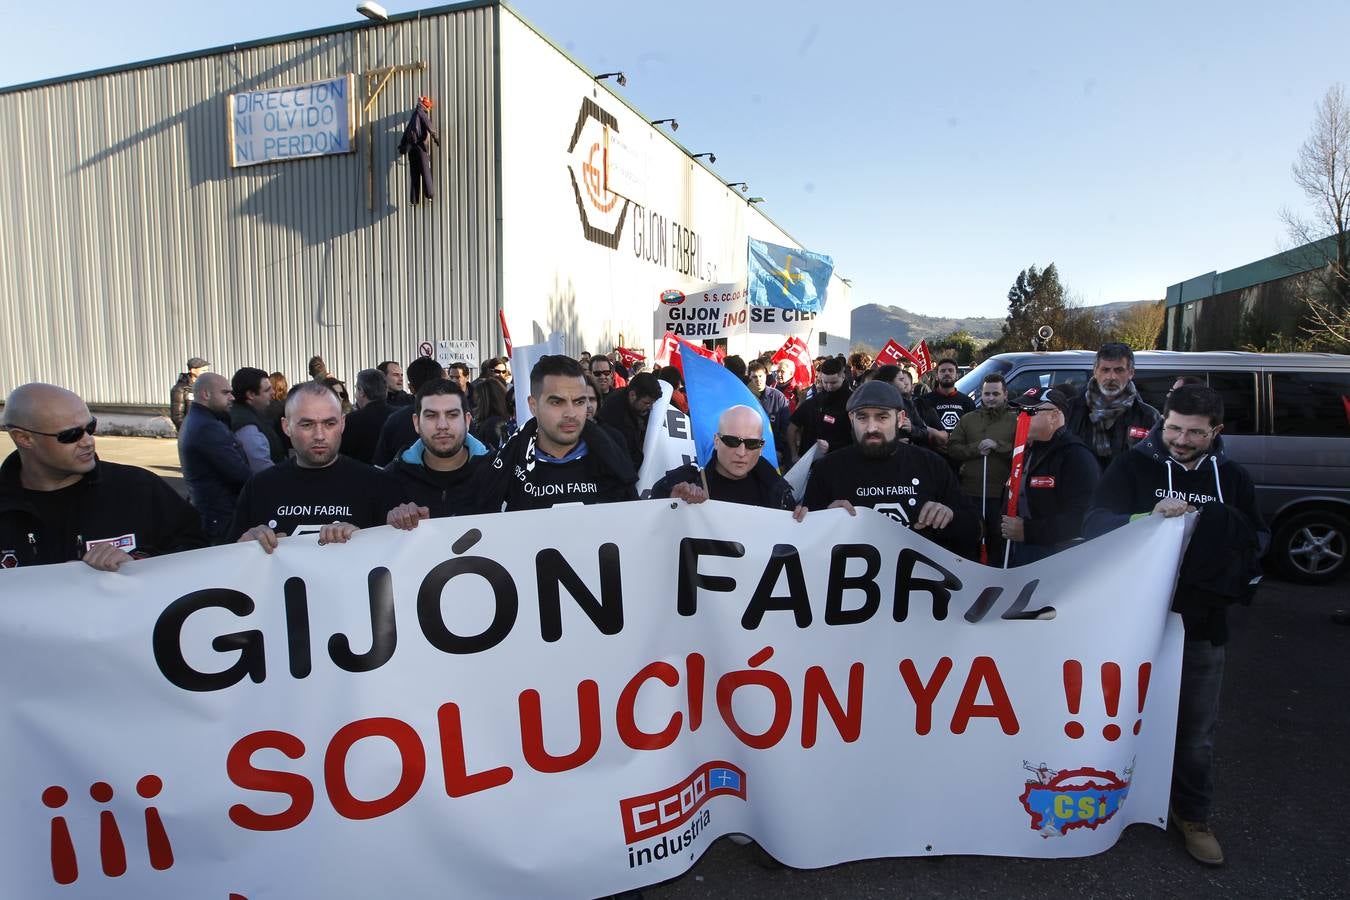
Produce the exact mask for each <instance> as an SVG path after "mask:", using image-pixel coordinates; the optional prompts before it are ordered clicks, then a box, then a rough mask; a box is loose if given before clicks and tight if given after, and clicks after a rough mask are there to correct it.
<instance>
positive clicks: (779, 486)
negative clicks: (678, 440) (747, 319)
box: [652, 363, 794, 509]
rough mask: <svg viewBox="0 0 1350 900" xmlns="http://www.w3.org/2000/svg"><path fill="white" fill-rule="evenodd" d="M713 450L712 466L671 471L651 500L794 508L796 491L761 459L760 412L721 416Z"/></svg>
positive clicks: (744, 409) (736, 410)
mask: <svg viewBox="0 0 1350 900" xmlns="http://www.w3.org/2000/svg"><path fill="white" fill-rule="evenodd" d="M751 365H752V366H753V365H757V364H756V363H751ZM761 369H762V367H761ZM713 450H714V452H713V458H712V465H710V466H707V467H706V468H704V469H702V470H700V469H699V468H698V466H696V465H693V464H692V463H691V464H690V465H687V466H680V467H679V468H678V469H672V470H671V471H669V472H667V473H666V475H665V477H664V478H662V479H661V480H660V481H658V482H657V483H656V484H655V485H653V486H652V498H653V499H658V500H659V499H664V498H666V497H675V498H677V499H679V500H683V501H684V502H686V503H702V502H704V501H705V500H726V501H728V502H730V503H744V504H746V505H748V506H763V507H766V508H768V509H792V507H793V504H794V501H793V498H792V486H791V485H790V484H788V483H787V482H786V481H785V480H783V477H782V476H781V475H779V474H778V470H777V469H775V468H774V466H773V464H772V463H770V462H769V461H768V460H766V459H764V458H763V456H762V454H763V450H764V420H763V419H761V418H760V415H759V413H757V412H755V411H754V410H753V409H751V408H750V407H748V406H733V407H731V408H730V409H728V410H727V411H726V412H724V413H722V415H721V417H720V418H718V420H717V434H716V435H715V436H714V438H713Z"/></svg>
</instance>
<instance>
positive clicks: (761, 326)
mask: <svg viewBox="0 0 1350 900" xmlns="http://www.w3.org/2000/svg"><path fill="white" fill-rule="evenodd" d="M749 310H750V333H751V334H795V335H809V334H810V333H811V331H812V329H814V328H815V327H816V319H817V318H818V317H819V316H820V315H821V314H820V313H815V312H809V311H807V310H803V309H778V308H777V307H773V306H751V307H749Z"/></svg>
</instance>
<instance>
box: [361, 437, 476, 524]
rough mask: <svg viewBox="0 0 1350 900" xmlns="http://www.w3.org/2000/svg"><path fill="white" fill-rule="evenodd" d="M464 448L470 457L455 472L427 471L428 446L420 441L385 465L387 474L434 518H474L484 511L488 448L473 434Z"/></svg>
mask: <svg viewBox="0 0 1350 900" xmlns="http://www.w3.org/2000/svg"><path fill="white" fill-rule="evenodd" d="M464 446H465V447H467V448H468V449H469V458H468V460H467V461H465V463H464V465H463V466H460V467H459V468H458V469H456V470H455V471H454V472H447V473H441V472H435V471H433V470H431V469H428V468H427V466H426V464H425V463H424V462H423V454H424V453H425V452H426V447H425V445H424V444H423V443H422V441H421V439H420V438H419V439H418V440H416V441H414V442H413V444H412V446H410V447H408V448H407V449H406V450H404V451H403V452H402V453H400V454H399V455H398V456H397V457H396V458H395V459H394V460H393V461H392V462H390V463H389V465H387V466H385V467H384V471H385V472H387V473H389V474H390V475H392V476H393V477H394V478H395V479H396V480H397V481H398V483H399V484H400V485H401V486H402V488H403V492H404V494H406V495H407V496H408V498H409V499H410V500H411V501H412V502H413V503H416V504H417V505H418V506H425V507H426V508H427V509H428V510H430V511H431V517H432V518H433V519H440V518H444V517H446V516H466V515H471V514H473V513H476V512H480V511H482V510H480V508H479V499H478V487H479V481H480V479H479V477H478V476H479V474H480V472H481V466H483V465H484V464H486V463H487V461H488V449H487V447H485V446H483V442H482V441H480V440H478V438H476V437H474V436H473V435H471V434H470V435H466V436H465V440H464ZM443 476H444V477H443Z"/></svg>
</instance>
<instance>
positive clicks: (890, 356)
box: [877, 338, 919, 368]
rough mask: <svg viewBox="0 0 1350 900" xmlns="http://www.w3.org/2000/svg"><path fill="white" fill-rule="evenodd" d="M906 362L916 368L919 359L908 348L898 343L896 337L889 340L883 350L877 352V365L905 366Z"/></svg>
mask: <svg viewBox="0 0 1350 900" xmlns="http://www.w3.org/2000/svg"><path fill="white" fill-rule="evenodd" d="M905 363H910V364H911V365H913V366H915V367H916V368H917V367H918V365H919V361H918V360H917V359H915V358H914V357H913V356H911V355H910V352H909V351H908V350H906V349H905V348H904V347H902V346H901V345H900V344H898V343H896V341H895V339H894V338H892V339H891V340H889V341H887V342H886V346H885V347H882V348H881V352H880V353H878V354H877V365H879V366H903V365H904V364H905Z"/></svg>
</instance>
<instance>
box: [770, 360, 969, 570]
mask: <svg viewBox="0 0 1350 900" xmlns="http://www.w3.org/2000/svg"><path fill="white" fill-rule="evenodd" d="M902 406H903V401H902V400H901V398H900V391H899V389H898V388H896V386H895V385H893V384H887V383H885V382H881V381H875V380H873V381H868V382H865V383H864V384H863V385H862V386H861V387H859V388H858V390H856V391H854V392H853V395H852V396H851V397H850V398H849V401H848V416H849V421H850V423H851V424H852V427H853V444H852V445H851V446H849V447H845V448H844V449H842V450H838V451H836V452H834V453H831V454H830V455H828V456H826V457H825V458H824V459H822V460H821V461H820V462H818V463H816V464H815V465H814V466H812V468H811V479H810V481H808V482H807V483H806V496H805V498H804V500H803V502H802V505H801V506H798V507H797V510H796V512H795V518H796V519H797V521H801V520H802V519H804V518H805V517H806V513H807V510H813V511H814V510H819V509H845V510H848V512H849V515H854V514H855V508H856V507H859V506H870V507H872V508H873V509H875V510H876V511H877V512H879V513H882V514H883V515H886V516H889V517H890V518H892V519H894V520H895V521H896V522H899V523H900V524H901V525H904V526H905V527H907V528H911V529H913V530H914V531H918V532H921V533H923V535H924V536H925V537H928V538H930V539H931V540H933V541H936V542H937V543H938V544H941V545H942V546H943V547H946V548H947V549H948V550H951V551H952V552H954V553H959V554H960V555H962V556H964V557H966V558H967V559H975V558H976V556H977V554H978V552H979V541H980V520H979V517H978V516H977V515H976V514H975V510H974V509H973V508H972V507H971V506H970V503H969V502H968V501H967V500H966V498H965V496H964V495H963V494H962V493H961V485H960V484H959V483H958V482H957V480H956V476H955V475H954V474H953V473H952V470H951V467H950V466H948V465H947V463H946V461H945V460H943V459H942V457H940V456H938V455H937V454H936V453H933V452H932V451H931V450H925V449H924V448H922V447H916V446H914V445H913V444H907V443H904V442H902V441H901V440H900V432H899V410H900V409H901V407H902Z"/></svg>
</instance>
